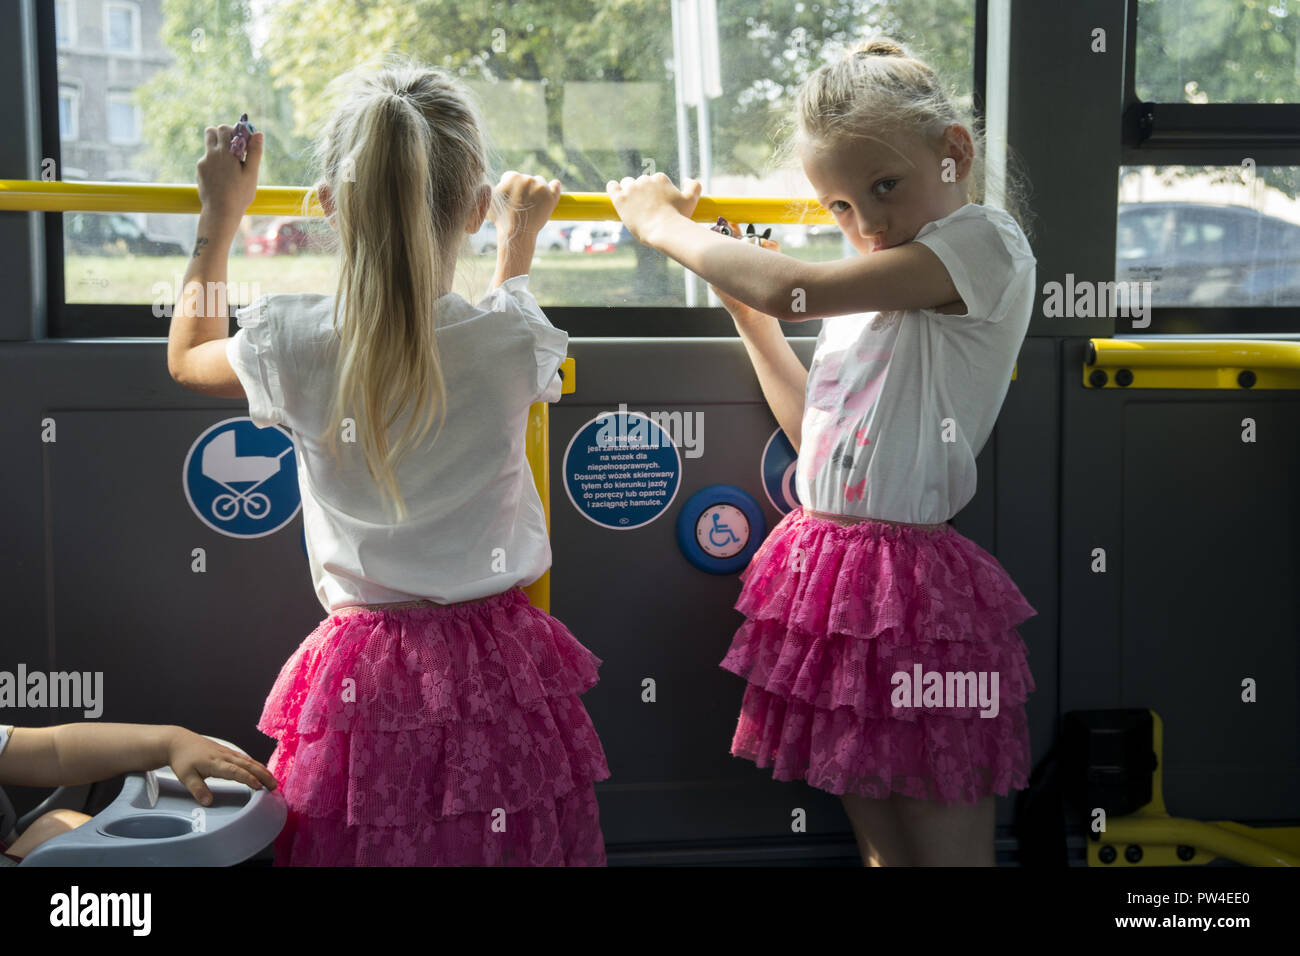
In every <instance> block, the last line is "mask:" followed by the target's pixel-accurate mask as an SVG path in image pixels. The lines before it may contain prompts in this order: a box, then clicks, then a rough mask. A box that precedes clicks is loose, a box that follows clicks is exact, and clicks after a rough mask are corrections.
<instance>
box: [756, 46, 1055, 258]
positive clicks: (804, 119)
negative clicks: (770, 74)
mask: <svg viewBox="0 0 1300 956" xmlns="http://www.w3.org/2000/svg"><path fill="white" fill-rule="evenodd" d="M954 123H957V124H960V125H961V126H964V127H965V128H966V131H967V132H968V133H970V137H971V143H972V145H973V146H974V156H973V158H972V165H971V170H970V175H969V176H967V177H966V197H967V199H968V200H969V201H971V202H976V203H982V202H983V201H984V197H985V195H986V186H987V183H986V167H985V161H984V155H985V140H984V129H983V124H982V123H981V122H979V121H978V120H976V119H975V118H974V117H973V116H972V115H971V114H970V113H969V112H968V111H966V110H964V109H962V108H961V107H960V106H959V105H958V104H957V102H956V98H955V96H954V95H953V93H952V92H951V91H950V90H949V89H948V88H947V87H946V86H945V84H944V83H943V81H942V80H941V79H940V78H939V77H938V76H937V75H936V74H935V72H934V71H933V70H932V69H930V67H928V66H926V64H924V63H923V62H921V61H920V60H919V59H917V58H916V57H915V56H913V55H912V53H911V52H910V51H909V50H908V49H907V47H905V46H904V45H903V44H901V43H898V42H896V41H894V40H891V39H889V38H887V37H877V38H875V39H872V40H868V41H865V42H863V43H860V44H858V46H857V47H855V48H854V49H853V50H852V51H851V52H850V53H849V54H847V55H846V56H845V57H844V58H843V59H841V60H840V61H839V62H836V63H831V64H827V65H824V66H822V67H820V68H818V69H817V70H816V71H815V72H814V73H813V74H812V75H811V76H809V77H808V79H807V80H805V81H804V83H803V85H802V86H800V88H799V91H798V93H797V94H796V97H795V109H794V117H793V120H790V121H787V124H786V127H785V131H784V132H785V138H784V142H783V143H782V145H781V146H780V148H779V149H778V150H777V154H776V159H775V161H774V164H775V165H789V164H791V163H792V162H793V161H794V156H795V154H796V153H797V152H798V150H799V149H801V148H803V147H810V148H822V147H825V146H831V145H840V144H842V143H845V142H847V141H851V140H854V139H863V138H869V137H871V136H873V135H886V136H887V135H889V134H891V133H899V132H901V133H904V134H910V135H912V136H914V137H915V138H917V139H919V140H921V141H922V142H924V143H925V144H926V145H928V146H930V147H931V148H936V149H937V147H938V146H939V144H940V143H941V142H942V139H943V133H944V130H945V129H947V128H948V127H949V126H950V125H952V124H954ZM1000 185H1001V186H1002V189H1001V192H1002V196H1003V207H1004V208H1005V209H1006V211H1007V212H1008V213H1009V214H1010V215H1011V216H1012V217H1013V218H1014V219H1015V220H1016V222H1018V223H1019V224H1020V228H1021V229H1022V230H1023V231H1024V233H1025V235H1026V237H1028V236H1029V234H1030V228H1031V224H1030V219H1031V218H1032V216H1033V214H1032V212H1031V211H1030V209H1029V205H1028V202H1027V197H1028V191H1029V185H1028V179H1027V178H1026V177H1025V176H1024V174H1023V173H1022V172H1021V168H1020V161H1019V158H1018V157H1017V156H1016V155H1015V153H1014V152H1013V151H1012V150H1011V148H1010V146H1008V147H1007V169H1006V175H1005V181H1004V182H1003V183H1001V184H1000Z"/></svg>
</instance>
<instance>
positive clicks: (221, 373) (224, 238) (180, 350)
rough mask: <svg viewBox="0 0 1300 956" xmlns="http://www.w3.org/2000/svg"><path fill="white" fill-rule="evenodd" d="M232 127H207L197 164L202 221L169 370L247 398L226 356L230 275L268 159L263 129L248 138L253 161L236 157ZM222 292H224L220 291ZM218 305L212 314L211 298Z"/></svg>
mask: <svg viewBox="0 0 1300 956" xmlns="http://www.w3.org/2000/svg"><path fill="white" fill-rule="evenodd" d="M235 132H236V130H235V128H234V127H230V126H224V125H223V126H217V127H212V126H209V127H208V128H207V129H206V130H205V131H204V136H205V150H206V151H205V153H204V155H203V158H202V159H200V160H199V161H198V163H197V164H196V170H197V173H198V186H199V201H200V202H201V203H202V210H201V211H200V212H199V225H198V229H197V230H196V234H195V238H194V254H193V255H192V256H191V257H190V262H189V266H188V268H186V270H185V278H184V280H183V281H182V283H181V290H182V291H181V301H180V302H177V303H176V305H175V309H174V311H173V314H172V323H171V328H170V329H169V331H168V334H167V371H168V372H170V373H171V377H172V378H173V379H174V380H175V381H177V382H179V383H180V384H181V385H184V386H185V387H186V388H188V389H190V390H191V391H194V392H200V393H202V394H204V395H215V396H217V397H218V398H244V397H245V396H244V387H243V385H241V384H240V382H239V377H238V376H237V375H236V374H235V370H234V369H233V368H231V367H230V360H229V359H228V358H227V357H226V339H227V337H228V333H229V331H230V317H229V316H228V315H227V314H226V306H225V302H226V297H225V289H226V273H227V260H228V259H229V257H230V244H231V242H232V241H233V240H234V238H235V233H237V232H238V231H239V221H240V219H242V218H243V215H244V211H245V210H246V209H247V208H248V207H249V205H250V204H251V203H252V201H253V199H254V197H255V196H256V195H257V171H258V169H259V167H260V166H261V162H262V142H263V136H262V134H261V133H254V134H253V135H252V137H251V138H250V139H248V142H247V157H248V158H247V162H246V163H245V162H241V161H240V160H239V159H237V158H236V157H234V156H233V155H231V152H230V150H231V139H232V137H233V136H234V134H235ZM218 290H220V293H221V294H220V295H217V291H218ZM210 296H211V298H212V304H213V305H214V306H215V307H216V308H215V311H214V312H213V314H211V315H209V314H208V311H207V309H208V300H209V297H210Z"/></svg>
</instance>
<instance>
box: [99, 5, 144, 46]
mask: <svg viewBox="0 0 1300 956" xmlns="http://www.w3.org/2000/svg"><path fill="white" fill-rule="evenodd" d="M114 10H125V11H126V12H127V13H129V14H130V15H131V48H130V49H128V50H118V49H115V48H113V47H110V46H109V45H108V38H109V28H108V27H109V17H110V15H111V14H112V12H113V11H114ZM140 18H141V13H140V4H138V3H134V2H132V0H104V33H103V37H102V39H103V47H104V53H105V54H107V55H108V56H140V55H141V54H142V51H143V46H142V43H141V37H140V31H141V29H142V27H141V24H140Z"/></svg>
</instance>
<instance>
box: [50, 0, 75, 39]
mask: <svg viewBox="0 0 1300 956" xmlns="http://www.w3.org/2000/svg"><path fill="white" fill-rule="evenodd" d="M59 4H62V5H63V9H64V10H66V11H67V16H66V17H62V18H60V17H59V15H58V12H59V11H58V8H59ZM60 19H62V21H63V25H64V26H65V27H67V29H68V42H67V43H62V44H60V43H58V27H57V25H56V27H55V38H54V39H55V43H56V45H57V46H58V48H59V49H60V50H75V49H76V48H77V0H54V21H55V23H56V24H57V23H58V22H59V20H60Z"/></svg>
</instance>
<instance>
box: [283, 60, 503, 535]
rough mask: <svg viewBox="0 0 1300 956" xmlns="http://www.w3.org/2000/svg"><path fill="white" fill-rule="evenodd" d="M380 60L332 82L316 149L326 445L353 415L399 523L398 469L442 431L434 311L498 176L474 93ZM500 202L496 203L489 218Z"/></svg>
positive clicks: (443, 398) (334, 442) (435, 73)
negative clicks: (327, 366) (322, 210)
mask: <svg viewBox="0 0 1300 956" xmlns="http://www.w3.org/2000/svg"><path fill="white" fill-rule="evenodd" d="M384 59H385V61H386V63H384V64H381V66H380V68H379V69H378V70H377V71H374V72H371V67H369V66H362V67H358V68H356V69H354V70H350V71H348V72H347V73H344V74H343V75H342V76H339V77H337V78H335V80H333V81H332V82H331V84H330V86H331V87H332V88H333V89H332V92H333V93H334V95H336V96H339V97H340V101H339V103H338V105H337V106H336V107H335V109H334V111H333V113H332V114H331V116H330V118H329V120H328V122H327V123H326V126H325V129H324V131H323V133H322V134H321V136H320V137H319V138H318V140H317V142H316V144H315V161H316V164H317V168H318V169H319V170H320V177H319V179H320V181H321V182H323V183H324V184H325V185H327V186H328V187H329V193H330V196H331V197H332V199H333V202H334V209H335V212H334V217H333V218H334V225H335V229H336V230H337V232H338V246H339V248H340V250H341V262H340V273H339V283H338V290H337V295H336V296H335V301H334V330H335V332H336V333H337V334H338V336H339V338H340V347H339V359H338V367H337V376H336V378H337V382H338V391H337V394H336V396H335V399H334V404H333V408H332V411H331V415H330V419H329V422H328V424H327V425H326V432H327V433H328V444H329V448H330V451H331V453H332V454H333V455H334V456H335V457H336V458H337V457H338V451H339V449H338V435H339V431H340V429H341V427H342V424H343V419H344V418H345V417H346V416H347V415H348V413H349V412H351V413H352V417H353V418H354V420H355V422H356V429H357V434H358V436H359V439H360V442H361V446H362V448H363V449H364V453H365V461H366V467H367V470H368V471H369V472H370V476H371V477H372V478H373V479H375V481H376V484H377V485H378V487H379V489H380V493H381V496H383V497H386V498H388V499H391V500H392V501H393V502H394V503H395V505H396V512H397V517H398V518H399V519H405V518H406V517H407V508H406V503H405V499H404V498H403V497H402V492H401V488H400V487H399V486H398V482H397V464H398V463H399V462H400V461H401V459H402V458H404V457H405V456H406V455H407V454H409V453H410V452H411V451H412V450H413V448H414V446H415V445H417V444H418V443H419V442H421V441H423V440H424V438H425V436H426V435H427V434H428V432H429V428H430V427H431V426H432V423H433V420H434V418H435V417H438V418H439V423H438V430H437V431H436V432H435V433H434V441H435V442H436V441H437V440H438V436H439V435H440V434H441V433H442V426H443V424H445V422H446V408H447V390H446V380H445V377H444V375H443V370H442V365H441V361H440V358H439V355H438V343H437V338H436V336H435V334H434V319H435V316H434V304H435V302H436V300H437V299H438V298H439V297H441V296H442V295H445V294H447V293H448V292H449V291H450V290H451V286H452V282H453V279H454V278H455V268H456V266H455V263H456V254H458V253H459V250H460V248H461V247H462V246H463V245H464V243H465V240H466V239H467V238H468V237H467V236H466V235H465V228H466V226H467V224H468V222H469V217H470V215H471V214H472V213H473V212H474V211H475V209H476V205H477V196H478V194H479V190H480V187H482V186H487V187H489V188H491V187H492V185H493V177H492V175H491V168H490V163H489V154H488V146H487V140H486V136H485V134H484V133H483V123H482V119H481V111H480V109H479V108H478V106H477V104H476V101H475V100H474V98H473V94H471V93H470V91H469V90H468V89H466V88H465V86H464V85H463V84H461V83H459V82H458V81H457V80H455V79H454V78H453V77H451V76H449V75H447V74H446V73H444V72H442V71H440V70H437V69H433V68H430V67H427V66H424V65H422V64H420V63H417V62H415V61H413V60H410V59H409V58H407V57H405V56H402V55H399V54H389V55H388V56H387V57H385V58H384ZM307 201H308V202H309V201H310V196H309V197H308V200H307ZM500 203H501V199H500V197H499V195H498V194H497V192H496V191H495V190H493V191H492V199H491V208H492V209H493V210H499V209H500V208H501V206H500ZM304 205H305V204H304ZM304 211H305V210H304ZM340 307H341V312H342V315H341V316H340ZM340 319H341V321H340ZM408 405H410V406H412V408H411V415H410V416H409V418H408V420H407V423H406V427H405V428H404V429H403V431H402V433H401V436H400V437H399V438H398V439H397V441H396V443H394V444H393V445H392V446H391V447H390V445H389V435H388V431H389V428H390V427H391V426H392V425H393V424H394V423H395V422H396V421H397V420H398V418H399V416H400V415H401V414H402V413H403V411H404V410H406V409H407V406H408ZM421 415H423V416H424V421H423V425H422V427H418V426H417V419H418V418H419V417H420V416H421ZM417 431H418V434H416V432H417Z"/></svg>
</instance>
